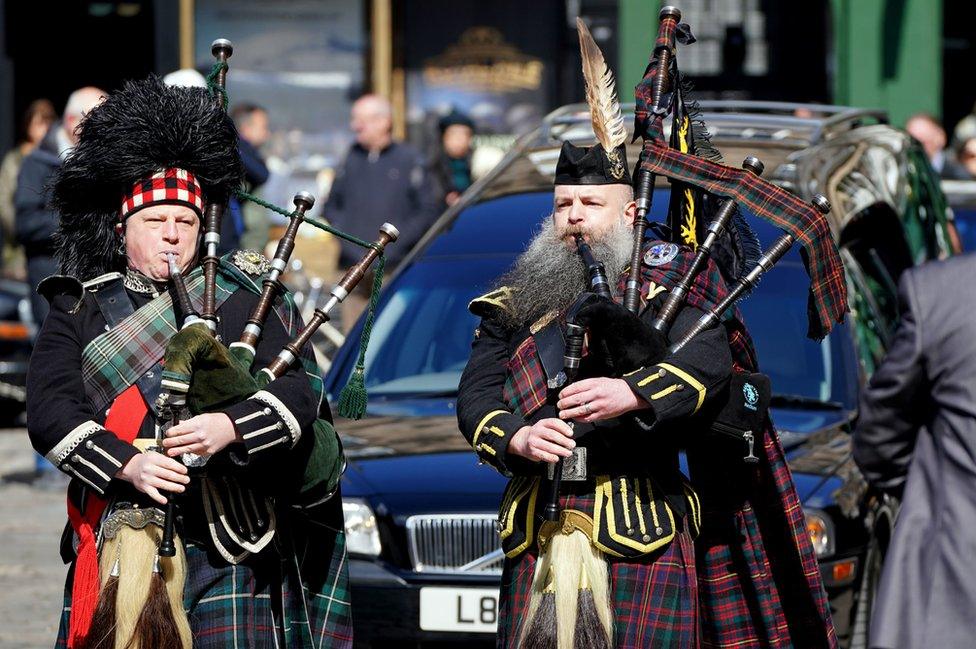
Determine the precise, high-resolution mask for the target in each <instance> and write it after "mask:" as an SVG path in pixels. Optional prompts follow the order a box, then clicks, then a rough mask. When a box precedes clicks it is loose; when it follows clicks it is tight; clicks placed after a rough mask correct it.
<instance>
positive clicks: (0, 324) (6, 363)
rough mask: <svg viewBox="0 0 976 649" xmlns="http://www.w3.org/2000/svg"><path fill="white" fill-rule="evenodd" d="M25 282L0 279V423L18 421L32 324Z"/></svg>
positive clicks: (21, 406)
mask: <svg viewBox="0 0 976 649" xmlns="http://www.w3.org/2000/svg"><path fill="white" fill-rule="evenodd" d="M29 290H30V289H29V287H28V285H27V283H26V282H21V281H17V280H13V279H7V278H0V426H10V425H13V424H16V423H19V421H20V419H21V418H22V416H23V414H24V408H25V402H26V400H27V392H26V389H25V387H24V386H25V385H26V383H27V359H28V358H29V357H30V350H31V346H30V340H31V328H32V327H33V324H32V319H31V312H30V299H29V297H28V295H29Z"/></svg>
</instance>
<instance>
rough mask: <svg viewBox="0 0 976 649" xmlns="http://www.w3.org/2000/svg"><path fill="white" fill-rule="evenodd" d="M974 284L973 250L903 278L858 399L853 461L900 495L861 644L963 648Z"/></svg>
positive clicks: (975, 387)
mask: <svg viewBox="0 0 976 649" xmlns="http://www.w3.org/2000/svg"><path fill="white" fill-rule="evenodd" d="M973 277H976V257H973V256H971V255H965V256H961V257H956V258H953V259H950V260H948V261H945V262H940V263H934V264H927V265H925V266H921V267H919V268H914V269H911V270H908V271H905V273H904V274H903V275H902V277H901V282H900V287H899V300H900V303H901V324H900V325H899V329H898V331H897V333H896V335H895V337H894V340H893V342H892V345H891V348H890V350H889V351H888V355H887V357H886V358H885V360H884V362H883V363H882V364H881V366H880V367H879V368H878V370H877V371H876V372H875V373H874V376H872V377H871V382H870V384H869V386H868V388H867V389H866V390H865V392H864V396H863V398H862V400H861V416H860V421H859V422H858V426H857V430H856V431H855V433H854V459H855V460H856V461H857V464H858V466H860V468H861V471H862V472H863V473H864V476H865V477H866V478H867V479H868V481H869V482H871V483H872V484H874V485H876V486H877V487H879V488H880V489H882V490H886V491H895V492H898V491H900V490H901V489H904V501H903V504H902V507H901V511H900V513H899V515H898V521H897V525H896V526H895V531H894V536H893V540H892V542H891V547H890V549H889V551H888V556H887V558H886V559H885V566H884V571H883V573H882V577H881V584H880V587H879V591H878V595H877V598H876V600H875V605H874V612H873V615H872V619H871V634H870V646H871V647H877V648H883V649H889V648H890V649H894V648H897V649H924V648H927V647H940V649H956V648H959V649H961V648H962V647H972V646H973V633H972V618H973V612H974V611H976V579H974V577H976V569H974V568H973V565H972V557H973V556H976V536H974V535H973V532H972V531H973V528H974V526H976V486H974V483H973V474H974V473H976V362H974V361H973V359H976V321H974V320H973V317H972V312H973V308H974V306H976V284H974V282H973V281H972V279H973ZM948 287H953V288H952V290H953V291H954V293H953V296H952V298H950V299H947V297H946V295H945V290H946V288H948Z"/></svg>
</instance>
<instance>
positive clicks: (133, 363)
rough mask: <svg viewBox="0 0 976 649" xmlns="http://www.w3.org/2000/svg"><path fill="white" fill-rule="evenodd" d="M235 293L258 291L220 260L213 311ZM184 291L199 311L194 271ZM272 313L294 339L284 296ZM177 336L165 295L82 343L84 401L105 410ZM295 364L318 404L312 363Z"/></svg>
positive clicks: (294, 324)
mask: <svg viewBox="0 0 976 649" xmlns="http://www.w3.org/2000/svg"><path fill="white" fill-rule="evenodd" d="M239 288H244V289H246V290H249V291H251V292H253V293H255V294H260V293H261V287H260V286H259V285H258V284H257V283H255V282H254V280H252V279H251V278H250V277H248V276H247V275H246V274H244V273H243V272H241V271H240V270H238V269H237V267H236V266H234V265H233V264H231V263H230V262H228V261H227V260H226V257H225V258H224V259H221V265H220V272H219V273H218V274H217V290H216V303H217V307H218V308H219V307H220V305H221V304H223V302H224V301H225V300H226V299H227V298H228V297H230V296H231V295H232V294H233V293H234V291H236V290H238V289H239ZM186 289H187V293H189V295H190V300H191V302H192V303H193V305H194V306H195V307H197V308H200V307H201V306H202V300H203V271H202V269H201V268H200V267H197V268H195V269H194V270H193V271H191V272H190V273H189V274H188V275H187V277H186ZM274 311H275V313H276V314H277V315H278V317H279V318H280V319H281V322H282V324H283V325H284V326H285V329H286V330H287V331H288V332H289V334H290V335H292V336H294V335H296V334H297V333H298V330H299V328H300V326H301V318H300V317H299V313H298V309H297V307H296V306H295V303H294V300H293V299H292V297H291V295H290V294H288V293H285V294H284V299H283V300H282V301H280V302H277V303H276V304H275V308H274ZM177 331H178V328H177V325H176V317H175V314H174V312H173V300H172V298H171V297H170V295H169V294H168V293H164V294H162V295H160V296H159V297H157V298H156V299H154V300H153V301H151V302H149V303H148V304H145V305H143V306H142V307H141V308H140V309H138V310H137V311H136V312H135V313H133V314H132V315H131V316H129V317H128V318H126V319H125V320H123V321H122V322H120V323H119V324H118V325H117V326H115V327H113V328H112V330H111V331H107V332H105V333H104V334H102V335H101V336H98V337H97V338H95V339H94V340H92V341H91V342H90V343H88V345H87V346H86V347H85V349H84V351H83V352H82V357H81V371H82V380H83V382H84V384H85V392H86V396H87V397H88V400H89V401H90V402H91V403H92V404H93V406H94V408H95V411H96V412H97V411H99V410H103V409H104V408H105V407H107V406H108V405H109V404H110V403H111V402H112V401H113V400H114V399H115V397H117V396H118V395H119V394H121V393H122V392H124V391H125V390H126V389H127V388H128V387H129V386H131V385H133V384H134V383H135V382H136V381H137V380H139V378H140V377H141V376H142V375H143V374H145V373H146V372H147V371H149V369H151V368H152V367H153V366H154V365H156V364H157V363H158V362H160V361H161V360H162V358H163V352H164V351H165V350H166V345H167V343H168V342H169V340H170V338H172V337H173V335H175V334H176V332H177ZM301 359H302V366H303V368H304V369H305V373H306V374H307V375H308V379H309V381H310V382H311V384H312V390H313V391H314V392H315V393H316V395H318V400H319V403H320V404H321V402H322V398H323V395H324V389H323V385H322V377H321V376H319V371H318V366H317V365H316V363H315V358H314V357H313V356H312V355H311V354H310V353H304V354H302V357H301Z"/></svg>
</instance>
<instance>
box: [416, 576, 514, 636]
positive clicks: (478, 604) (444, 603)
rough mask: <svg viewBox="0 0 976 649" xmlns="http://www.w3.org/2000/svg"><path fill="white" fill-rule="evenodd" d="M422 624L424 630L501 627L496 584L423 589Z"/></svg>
mask: <svg viewBox="0 0 976 649" xmlns="http://www.w3.org/2000/svg"><path fill="white" fill-rule="evenodd" d="M420 628H421V630H423V631H466V632H468V633H495V631H496V629H497V628H498V589H497V588H441V587H433V586H427V587H423V588H421V589H420Z"/></svg>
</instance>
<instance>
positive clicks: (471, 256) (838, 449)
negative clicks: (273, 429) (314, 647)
mask: <svg viewBox="0 0 976 649" xmlns="http://www.w3.org/2000/svg"><path fill="white" fill-rule="evenodd" d="M561 120H562V121H561ZM578 122H579V119H576V120H575V121H573V120H570V119H569V117H568V116H567V114H563V115H562V116H560V115H559V114H557V115H556V116H555V117H550V119H549V120H548V121H547V123H546V125H544V131H545V132H544V133H542V134H539V133H537V134H535V135H534V136H530V139H528V140H523V141H522V143H521V144H520V145H519V146H518V147H517V148H516V149H515V150H514V151H513V152H511V153H510V154H509V156H508V157H507V158H506V159H505V160H504V161H503V162H502V163H501V164H500V166H499V168H498V169H496V170H495V172H494V173H493V174H492V175H491V176H490V177H489V178H486V179H484V180H483V181H481V182H479V184H477V185H476V186H475V187H473V188H472V190H469V192H468V193H467V194H466V195H465V197H463V198H462V201H461V205H460V206H458V207H456V208H452V210H449V211H448V212H447V213H446V214H445V215H444V217H442V219H441V220H440V221H439V222H438V223H437V225H436V226H435V228H434V230H433V231H432V233H431V234H430V235H429V236H428V237H426V238H425V239H424V241H422V242H421V243H420V244H419V245H418V247H417V248H415V249H414V250H413V252H412V253H411V255H410V256H409V257H408V259H407V260H406V261H405V262H404V264H403V265H402V266H401V268H400V271H399V272H398V274H397V275H396V276H395V277H394V278H393V280H392V281H391V282H390V283H389V285H388V286H387V287H386V289H385V291H384V293H383V296H382V298H381V300H380V303H379V307H378V312H377V316H376V320H375V323H374V326H373V332H372V344H371V346H370V352H369V354H368V356H367V368H366V385H367V388H368V390H369V393H370V405H369V411H368V416H367V417H366V418H364V419H363V420H361V421H359V422H349V421H342V420H340V421H339V422H338V424H337V427H338V428H339V430H340V432H341V433H342V435H343V440H344V444H345V448H346V452H347V455H348V458H349V467H348V470H347V472H346V474H345V476H344V480H343V485H342V493H343V507H344V511H345V514H346V531H347V535H348V536H347V549H348V551H349V558H350V563H349V566H350V575H351V579H352V599H353V606H354V611H355V616H354V617H355V625H356V628H355V632H356V643H357V646H363V647H367V646H370V647H410V646H417V647H419V646H456V645H461V644H471V643H475V644H480V645H483V646H489V645H491V644H492V643H493V636H492V633H493V631H494V628H495V624H496V614H497V597H498V585H499V575H500V573H501V565H502V555H501V551H500V548H499V540H498V532H497V530H496V515H497V509H498V505H499V501H500V496H501V492H502V488H503V486H504V484H505V479H504V478H503V477H502V476H500V475H498V474H497V473H496V472H495V471H494V470H493V469H491V468H489V467H487V466H479V465H478V462H477V459H476V456H475V454H474V453H473V451H471V449H470V448H469V447H468V446H467V445H466V443H465V442H464V439H463V438H462V436H461V435H460V433H459V432H458V430H457V423H456V419H455V410H454V408H455V398H456V392H457V385H458V379H459V377H460V375H461V372H462V370H463V368H464V365H465V363H466V361H467V358H468V352H469V349H470V342H471V340H472V336H473V331H474V328H475V327H476V325H477V321H476V318H475V317H474V316H472V315H471V314H470V313H468V311H467V305H468V303H469V301H470V300H471V299H472V298H474V297H476V296H477V295H479V294H481V293H483V292H485V291H486V290H487V289H488V288H489V287H490V286H491V284H492V282H493V281H495V279H496V278H497V277H498V276H499V275H500V274H501V273H503V272H504V271H505V270H506V269H507V268H508V267H509V266H510V265H511V263H512V261H513V260H514V258H515V257H516V256H517V255H518V254H519V253H521V252H522V250H523V249H524V248H525V244H526V242H527V241H528V240H529V239H530V238H531V237H532V235H533V234H534V232H535V231H536V230H537V228H538V226H539V224H540V222H541V221H542V220H543V219H545V218H547V216H548V214H549V213H550V211H551V202H552V192H551V189H550V187H551V169H552V166H553V165H554V163H555V154H557V153H558V141H559V139H560V136H559V135H554V128H553V127H554V126H557V125H565V126H567V128H566V129H564V130H563V134H564V135H565V133H567V132H570V131H571V130H572V129H574V128H577V127H579V123H578ZM590 137H592V134H590ZM532 138H534V139H532ZM573 139H574V141H577V142H578V141H579V139H578V138H573ZM554 143H555V144H554ZM760 155H761V153H760ZM632 159H636V155H635V156H634V158H632ZM791 164H792V163H791ZM767 168H770V167H769V163H768V162H767ZM772 168H773V170H774V171H775V170H778V167H776V166H773V167H772ZM667 193H668V189H667V186H666V185H665V184H662V185H660V186H659V187H658V188H657V190H656V192H655V199H654V213H653V215H652V216H653V218H654V219H661V218H663V211H664V209H665V206H666V205H667V202H668V201H667V198H668V197H667ZM751 220H752V222H753V223H755V224H756V226H757V231H758V233H759V234H760V237H761V239H762V241H763V242H764V243H765V244H768V243H770V242H771V241H772V240H773V239H774V238H775V237H776V236H777V235H778V234H779V232H778V231H777V230H776V229H775V228H773V227H771V226H769V225H767V224H764V223H761V222H759V221H758V220H757V219H755V218H753V219H751ZM889 238H890V239H891V240H892V241H894V244H892V247H894V248H895V249H896V251H897V252H898V253H901V252H903V249H907V248H908V245H909V244H908V243H906V241H905V240H904V238H901V239H899V238H897V237H894V236H893V235H892V236H891V237H889ZM926 245H927V244H926ZM865 250H869V252H865ZM939 254H943V252H942V251H941V249H940V253H939ZM842 256H843V259H844V262H845V267H846V269H847V271H848V284H849V288H850V303H851V317H850V318H848V320H847V322H846V323H844V324H842V325H840V326H838V327H837V328H836V329H835V330H834V331H833V333H831V335H830V336H829V337H828V338H826V339H825V340H824V341H822V342H814V341H811V340H809V339H807V338H806V337H805V331H806V326H807V320H806V318H807V316H806V299H807V298H806V295H807V285H808V279H807V277H806V273H805V271H804V269H803V265H802V261H801V259H800V256H799V253H798V252H797V251H795V250H794V251H792V252H791V253H790V254H789V255H787V256H786V257H785V258H784V259H783V261H781V262H780V263H779V264H778V265H777V267H776V268H775V269H774V270H773V271H771V272H770V273H769V274H768V275H767V276H766V277H765V279H764V280H763V283H762V285H761V287H760V289H759V290H757V291H756V292H755V294H754V295H752V296H751V297H750V298H749V299H747V300H746V301H745V302H744V303H743V304H742V310H743V312H744V314H745V319H746V322H747V323H748V324H749V326H750V329H751V331H752V333H753V336H754V338H755V342H756V346H757V351H758V353H759V358H760V366H761V368H762V369H763V371H764V372H765V373H767V374H768V375H769V376H770V377H771V379H772V384H773V387H774V392H775V393H776V395H775V397H774V400H773V404H772V405H773V419H774V421H775V422H776V425H777V429H778V431H779V435H780V438H781V440H782V442H783V445H784V447H785V449H786V451H787V457H788V461H789V463H790V466H791V468H792V470H793V473H794V480H795V482H796V487H797V490H798V492H799V495H800V498H801V501H802V504H803V507H804V512H805V514H806V519H807V529H808V532H809V534H810V537H811V540H812V541H813V544H814V547H815V549H816V551H817V555H818V557H819V559H820V563H821V569H822V572H823V576H824V581H825V584H826V586H827V588H828V594H829V596H830V602H831V605H832V608H833V615H834V621H835V625H836V627H837V631H838V635H839V636H840V637H841V638H842V639H843V640H844V641H845V644H849V643H852V642H853V643H854V644H855V645H859V646H863V643H864V640H865V634H866V629H867V622H868V612H869V611H870V601H871V596H872V594H873V590H874V588H875V585H876V581H877V575H878V571H879V569H880V562H881V559H882V557H883V553H884V548H885V547H886V544H887V538H888V529H889V528H890V525H891V520H892V518H893V512H892V507H893V504H892V503H890V502H889V501H888V500H886V499H885V498H884V497H883V496H880V495H877V494H875V493H873V492H872V491H870V490H869V489H868V488H867V487H866V485H865V483H864V481H863V480H862V479H861V477H860V475H859V473H858V472H857V469H856V467H855V466H854V464H853V461H852V459H851V455H850V438H849V431H850V426H851V423H852V421H853V420H854V418H855V417H856V408H857V396H858V391H859V387H860V385H861V383H862V381H863V380H864V377H865V376H866V374H868V373H869V372H870V371H871V370H872V369H873V367H874V365H875V363H876V362H877V361H878V360H879V358H880V354H881V353H882V352H883V350H884V347H885V342H886V340H887V336H888V335H889V332H890V328H891V326H893V323H892V322H891V318H890V317H888V316H887V315H886V314H885V313H884V312H883V311H884V307H885V306H887V305H888V303H890V302H892V301H893V296H891V295H888V293H887V291H888V289H889V287H888V284H887V283H883V282H879V281H877V279H876V276H877V270H876V268H874V267H873V266H872V267H871V268H870V272H867V271H866V270H865V268H864V265H863V264H862V263H861V261H860V259H859V256H860V257H865V258H867V259H868V260H871V261H872V263H875V261H878V263H880V264H881V265H882V267H883V268H884V272H885V273H893V274H895V275H896V274H897V267H896V266H885V265H884V262H885V260H886V259H888V258H889V257H892V258H895V259H899V260H900V259H901V258H900V257H899V256H898V254H895V253H891V252H890V251H889V250H888V249H887V247H886V246H885V243H884V242H882V243H881V244H879V245H878V246H877V247H876V248H875V247H867V246H862V247H861V248H859V249H857V250H853V251H852V250H851V249H845V250H843V252H842ZM879 296H883V297H884V298H885V299H886V300H887V302H885V303H884V304H882V303H881V302H880V301H879V299H878V298H879ZM360 326H361V325H360ZM350 339H351V340H357V339H358V335H357V332H356V331H353V335H352V336H350ZM355 352H356V345H353V344H347V345H345V346H344V347H343V348H342V349H340V350H339V352H338V354H337V355H336V357H335V359H334V364H333V366H332V368H331V370H330V372H329V373H328V375H327V376H326V388H327V390H328V391H329V393H330V396H332V397H335V396H336V395H337V394H338V391H339V390H340V389H341V387H342V386H343V385H344V384H345V381H346V379H347V378H348V376H349V374H350V372H351V370H352V367H353V365H354V363H355V355H356V354H355Z"/></svg>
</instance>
